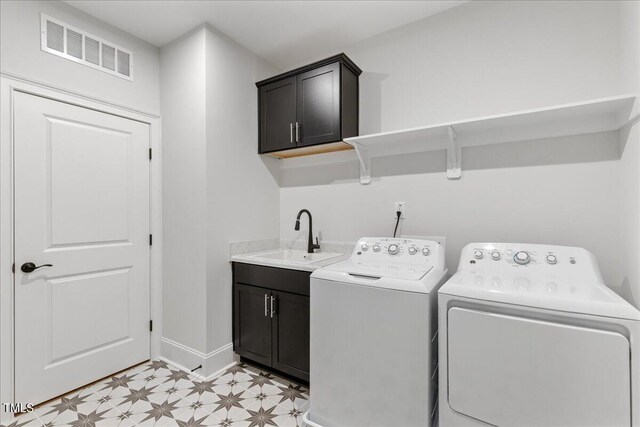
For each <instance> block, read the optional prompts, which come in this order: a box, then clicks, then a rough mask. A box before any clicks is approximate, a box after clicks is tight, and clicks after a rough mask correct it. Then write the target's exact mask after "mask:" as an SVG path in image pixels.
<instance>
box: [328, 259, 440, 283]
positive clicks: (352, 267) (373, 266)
mask: <svg viewBox="0 0 640 427" xmlns="http://www.w3.org/2000/svg"><path fill="white" fill-rule="evenodd" d="M325 268H326V269H329V270H333V271H340V272H343V273H349V274H351V275H355V276H368V277H380V278H381V277H391V278H395V279H404V280H420V279H422V277H424V275H425V274H427V273H428V272H429V271H430V270H431V269H432V268H433V266H432V265H429V264H422V265H419V264H402V263H396V262H387V261H357V260H353V259H349V260H347V261H342V262H338V263H335V264H332V265H330V266H328V267H325Z"/></svg>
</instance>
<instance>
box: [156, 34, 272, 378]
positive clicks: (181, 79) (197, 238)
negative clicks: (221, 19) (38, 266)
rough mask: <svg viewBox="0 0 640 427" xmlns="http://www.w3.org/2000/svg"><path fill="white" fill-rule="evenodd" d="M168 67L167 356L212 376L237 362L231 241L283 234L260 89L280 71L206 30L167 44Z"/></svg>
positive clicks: (165, 124)
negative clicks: (262, 144)
mask: <svg viewBox="0 0 640 427" xmlns="http://www.w3.org/2000/svg"><path fill="white" fill-rule="evenodd" d="M161 68H162V73H161V75H162V79H161V93H162V115H163V118H164V119H163V144H164V152H163V158H164V163H163V173H164V179H163V185H164V192H163V203H164V218H163V220H164V227H163V231H164V236H163V237H164V241H163V247H164V257H163V259H164V282H163V287H164V292H163V308H164V310H163V316H164V317H163V345H162V355H163V356H164V357H166V358H168V359H170V360H172V361H173V362H176V363H178V364H180V365H182V366H185V367H187V368H190V369H192V368H194V367H196V366H197V365H198V364H202V365H203V369H202V370H199V371H197V373H199V374H202V375H204V376H208V375H210V374H212V373H214V372H215V371H217V370H219V369H221V368H222V367H224V366H225V365H227V364H229V363H230V362H231V361H232V357H233V353H232V350H231V346H230V345H231V325H232V321H231V306H232V305H231V268H230V264H229V242H230V241H240V240H253V239H261V238H275V237H278V235H279V228H278V227H279V222H278V219H279V188H278V184H277V181H276V180H275V178H274V177H273V175H272V173H271V171H270V170H271V169H273V167H274V165H273V164H270V162H271V163H273V162H275V160H273V159H261V158H260V157H259V156H258V155H257V154H256V142H257V140H258V122H257V120H258V112H257V89H256V87H255V85H254V83H255V82H256V81H258V80H261V79H263V78H264V77H266V76H267V75H271V74H274V73H275V72H276V69H275V67H273V66H272V65H270V64H268V63H267V62H265V61H263V60H261V59H259V58H258V57H257V56H256V55H254V54H253V53H251V52H249V51H248V50H246V49H244V48H243V47H241V46H240V45H238V44H237V43H236V42H234V41H233V40H231V39H229V38H227V37H225V36H223V35H221V34H220V33H218V32H217V31H215V30H214V29H213V28H210V27H208V26H202V27H199V28H198V29H196V30H194V31H192V32H190V33H189V34H187V35H185V36H183V37H181V38H180V39H178V40H177V41H174V42H172V43H171V44H169V45H167V46H164V47H163V48H162V49H161ZM268 166H270V167H271V169H270V168H269V167H268ZM167 340H170V341H167Z"/></svg>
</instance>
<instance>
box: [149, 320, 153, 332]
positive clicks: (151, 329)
mask: <svg viewBox="0 0 640 427" xmlns="http://www.w3.org/2000/svg"><path fill="white" fill-rule="evenodd" d="M149 332H153V320H149Z"/></svg>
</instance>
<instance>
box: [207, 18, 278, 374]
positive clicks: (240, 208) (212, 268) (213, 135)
mask: <svg viewBox="0 0 640 427" xmlns="http://www.w3.org/2000/svg"><path fill="white" fill-rule="evenodd" d="M206 58H207V59H206V61H207V90H206V97H207V157H206V161H207V222H208V228H207V350H208V351H210V352H211V351H215V350H217V349H220V348H221V347H223V346H225V345H227V344H229V343H231V325H232V323H231V296H232V295H231V286H230V284H231V269H230V265H229V242H230V241H242V240H254V239H270V238H277V237H278V235H279V232H280V230H279V215H280V211H279V209H280V208H279V188H278V183H277V181H276V180H275V179H274V177H273V176H272V173H271V172H270V170H273V167H274V166H275V165H274V163H276V162H277V160H275V159H268V158H267V159H261V158H260V156H258V155H257V154H256V151H257V141H258V98H257V93H258V91H257V88H256V86H255V84H254V83H255V82H257V81H259V80H262V79H264V78H266V77H267V76H270V75H273V74H276V73H277V69H276V68H275V67H274V66H273V65H271V64H269V63H267V62H266V61H264V60H262V59H260V58H259V57H257V56H256V55H255V54H253V53H252V52H250V51H248V50H247V49H245V48H243V47H242V46H240V45H239V44H237V43H236V42H235V41H233V40H231V39H229V38H228V37H226V36H224V35H222V34H220V33H219V32H217V31H216V30H215V29H213V28H208V31H207V37H206ZM265 162H266V163H265ZM268 166H270V167H271V169H269V168H268ZM229 354H231V351H229ZM209 369H210V368H209ZM218 369H219V368H218ZM212 372H213V371H211V372H210V373H212Z"/></svg>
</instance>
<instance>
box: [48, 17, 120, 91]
mask: <svg viewBox="0 0 640 427" xmlns="http://www.w3.org/2000/svg"><path fill="white" fill-rule="evenodd" d="M40 31H41V36H42V37H41V48H42V50H43V51H45V52H49V53H52V54H54V55H57V56H60V57H62V58H66V59H69V60H71V61H74V62H78V63H80V64H84V65H87V66H89V67H91V68H95V69H98V70H100V71H104V72H105V73H109V74H113V75H114V76H118V77H122V78H123V79H127V80H133V54H132V53H131V52H130V51H128V50H126V49H123V48H121V47H120V46H117V45H115V44H114V43H111V42H108V41H106V40H102V39H101V38H99V37H96V36H93V35H91V34H89V33H87V32H85V31H82V30H79V29H77V28H74V27H72V26H70V25H67V24H65V23H64V22H60V21H58V20H57V19H53V18H51V17H49V16H47V15H45V14H41V15H40Z"/></svg>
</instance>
